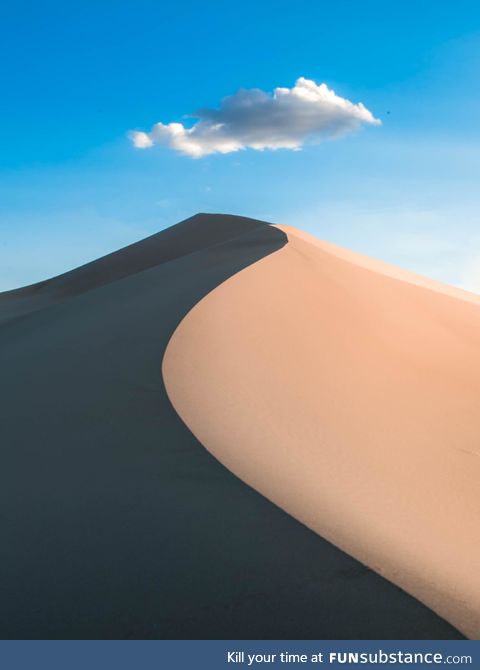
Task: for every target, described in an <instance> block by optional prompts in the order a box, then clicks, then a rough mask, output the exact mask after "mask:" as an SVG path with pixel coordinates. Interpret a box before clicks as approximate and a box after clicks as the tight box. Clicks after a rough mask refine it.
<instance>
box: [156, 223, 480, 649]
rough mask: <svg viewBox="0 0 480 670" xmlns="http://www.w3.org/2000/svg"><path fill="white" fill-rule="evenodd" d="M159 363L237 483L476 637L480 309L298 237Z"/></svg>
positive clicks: (472, 301)
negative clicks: (282, 510)
mask: <svg viewBox="0 0 480 670" xmlns="http://www.w3.org/2000/svg"><path fill="white" fill-rule="evenodd" d="M279 228H280V229H281V230H283V231H284V232H285V233H286V234H287V236H288V244H287V245H286V246H284V247H283V248H282V249H280V250H278V251H276V252H275V253H273V254H271V255H269V256H268V257H266V258H263V259H262V260H259V261H258V262H257V263H255V264H254V265H251V266H249V267H248V268H246V269H244V270H242V271H241V272H239V273H238V274H236V275H234V276H232V277H230V278H229V279H228V280H227V281H225V282H224V283H223V284H221V285H219V286H218V287H216V288H215V289H214V290H213V291H212V292H211V293H209V294H208V295H207V296H205V297H204V298H203V299H202V300H201V301H200V302H199V303H198V304H197V305H195V307H194V308H193V309H192V310H191V311H190V312H189V313H188V314H187V315H186V316H185V318H184V319H183V321H182V322H181V323H180V325H179V326H178V328H177V330H176V331H175V332H174V334H173V336H172V338H171V340H170V342H169V344H168V347H167V349H166V353H165V356H164V360H163V376H164V381H165V386H166V390H167V393H168V396H169V398H170V400H171V402H172V404H173V406H174V407H175V409H176V411H177V412H178V413H179V415H180V416H181V418H182V419H183V421H184V422H185V423H186V424H187V426H188V427H189V428H190V430H191V431H192V432H193V433H194V435H195V436H196V437H197V438H198V439H199V441H200V442H201V443H202V444H203V445H204V446H205V447H206V449H207V450H208V451H210V452H211V453H212V454H213V455H214V456H216V458H218V460H220V461H221V462H222V463H223V464H224V465H225V466H226V467H227V468H229V469H230V470H231V471H232V472H234V473H235V474H236V475H237V476H238V477H240V478H241V479H242V480H244V481H245V482H246V483H248V484H250V485H251V486H252V487H253V488H255V489H256V490H258V491H259V492H260V493H262V494H263V495H264V496H266V497H267V498H269V499H270V500H272V501H273V502H275V503H276V504H277V505H278V506H280V507H281V508H283V509H284V510H286V511H287V512H289V513H290V514H291V515H292V516H294V517H295V518H297V519H298V520H299V521H301V522H303V523H304V524H306V525H307V526H308V527H310V528H312V529H313V530H315V531H316V532H317V533H319V534H320V535H322V536H323V537H325V538H326V539H328V540H329V541H331V542H332V543H333V544H335V545H337V546H338V547H340V548H341V549H343V550H344V551H346V552H348V553H350V554H351V555H352V556H354V557H355V558H357V559H359V560H360V561H361V562H363V563H364V564H366V565H368V566H369V567H371V568H373V569H374V570H376V571H377V572H378V573H380V574H381V575H382V576H384V577H386V578H387V579H389V580H390V581H392V582H394V583H395V584H397V585H398V586H400V587H402V588H403V589H405V590H406V591H407V592H408V593H410V594H411V595H413V596H415V597H416V598H418V599H419V600H421V601H422V602H424V603H425V604H426V605H428V606H429V607H430V608H431V609H433V610H434V611H435V612H437V613H438V614H440V615H441V616H442V617H444V618H445V619H447V620H448V621H449V622H450V623H452V624H453V625H454V626H456V627H457V628H458V629H460V630H461V631H462V632H463V633H464V634H466V635H467V636H468V637H470V638H479V637H480V570H478V566H479V564H480V533H479V526H480V523H479V519H480V486H479V484H480V447H479V444H480V413H479V411H478V409H479V401H478V398H479V397H480V359H479V357H478V346H479V343H480V298H479V297H478V296H475V295H474V294H470V293H467V292H464V291H461V290H460V289H455V288H453V287H448V286H443V285H442V284H439V283H437V282H434V281H431V280H428V279H426V278H422V277H419V276H417V275H414V274H413V273H409V272H406V271H403V270H400V269H397V268H393V267H391V266H387V265H386V264H383V263H380V262H377V261H374V260H371V259H368V258H366V257H363V256H360V255H358V254H355V253H353V252H349V251H346V250H343V249H340V248H339V247H335V246H334V245H330V244H328V243H324V242H320V241H318V240H315V238H313V237H311V236H310V235H307V234H306V233H302V232H300V231H297V230H296V229H293V228H291V227H287V226H279Z"/></svg>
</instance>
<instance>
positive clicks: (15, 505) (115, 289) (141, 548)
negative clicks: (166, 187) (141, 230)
mask: <svg viewBox="0 0 480 670" xmlns="http://www.w3.org/2000/svg"><path fill="white" fill-rule="evenodd" d="M287 241H288V240H287V236H286V235H285V233H284V232H283V231H282V230H280V229H278V228H275V227H273V226H269V225H267V224H266V223H264V222H261V221H255V220H252V219H246V218H243V217H238V216H228V215H196V216H194V217H192V218H190V219H188V220H186V221H183V222H181V223H179V224H177V225H175V226H172V227H171V228H169V229H167V230H164V231H161V232H160V233H158V234H156V235H154V236H152V237H150V238H147V239H146V240H143V241H141V242H138V243H136V244H133V245H131V246H129V247H126V248H125V249H121V250H120V251H117V252H115V253H113V254H110V255H108V256H105V257H104V258H100V259H98V260H96V261H94V262H92V263H88V264H87V265H84V266H82V267H80V268H77V269H75V270H72V271H71V272H67V273H65V274H63V275H60V276H58V277H54V278H52V279H48V280H46V281H43V282H41V283H39V284H34V285H32V286H28V287H25V288H23V289H19V290H15V291H10V292H7V293H3V294H0V369H1V375H0V509H1V515H0V534H1V538H2V542H1V546H0V593H1V598H0V638H1V639H5V638H15V639H31V638H35V639H38V638H41V639H43V638H47V639H91V638H100V639H124V638H129V639H145V638H160V639H172V638H174V639H178V638H187V639H188V638H193V639H203V638H207V639H218V638H220V639H321V638H327V639H328V638H332V639H338V638H357V639H358V638H360V639H362V638H365V639H371V638H396V637H398V638H403V639H405V638H435V639H451V638H459V637H461V634H460V633H459V632H458V631H457V630H456V629H455V628H453V627H452V626H451V625H450V624H448V623H447V622H446V621H445V620H443V619H441V618H440V617H439V616H438V615H436V614H435V613H434V612H432V611H431V610H430V609H428V608H427V607H426V606H424V605H423V604H422V603H420V602H419V601H418V600H417V599H416V598H414V597H412V596H409V595H408V594H406V593H405V592H404V591H402V590H400V589H399V588H398V587H396V586H395V585H394V584H393V583H391V582H390V581H388V580H386V579H384V578H383V577H381V576H380V575H378V574H376V573H375V572H373V571H372V570H370V569H368V568H366V567H365V566H364V565H362V564H361V563H360V562H358V561H357V560H355V559H354V558H352V556H350V555H348V554H347V553H345V552H342V551H341V550H340V549H338V548H337V547H334V546H333V545H332V544H331V543H329V542H328V541H327V540H326V539H324V538H322V537H321V536H320V535H318V534H316V533H314V532H313V531H312V530H309V529H308V528H307V527H306V526H305V525H303V524H301V523H300V522H299V521H297V520H295V519H294V518H293V517H292V516H290V515H289V514H287V513H286V512H284V511H283V510H281V509H280V508H279V507H278V506H275V505H274V504H273V503H272V502H270V501H269V500H268V499H267V498H265V497H264V496H263V495H261V494H259V493H257V492H256V491H254V490H253V489H252V488H251V487H250V486H248V485H247V484H245V483H243V482H242V481H241V480H240V479H238V478H237V477H236V476H235V475H234V474H232V473H231V472H230V471H229V470H228V469H227V468H225V467H224V466H223V465H221V464H220V463H219V461H218V460H216V459H215V458H214V457H213V456H211V455H210V454H209V453H208V452H207V451H206V450H205V449H204V448H203V446H202V445H201V444H200V443H199V442H198V440H197V439H196V438H195V436H194V435H193V434H192V433H191V431H190V430H189V429H188V428H187V427H186V426H185V424H184V423H183V422H182V420H181V419H180V417H179V416H178V414H177V413H176V412H175V410H174V409H173V407H172V405H171V403H170V401H169V399H168V397H167V394H166V391H165V387H164V383H163V379H162V374H161V362H162V358H163V356H164V353H165V348H166V346H167V344H168V342H169V340H170V338H171V336H172V334H173V333H174V331H175V329H176V328H177V326H178V325H179V323H180V322H181V321H182V319H183V318H184V316H185V315H186V314H188V313H189V311H190V310H191V309H192V308H193V307H194V306H195V305H196V304H197V303H198V302H199V301H201V300H202V298H204V296H206V295H207V294H209V293H211V292H212V291H213V292H215V290H216V288H217V287H218V286H220V285H222V284H223V282H225V281H226V280H228V279H229V278H230V277H232V276H233V275H235V274H236V273H240V274H239V275H238V277H241V276H242V275H243V271H244V270H245V269H246V268H248V266H250V265H251V264H254V263H256V262H258V261H260V262H262V259H264V258H266V257H267V256H269V255H270V254H274V255H275V254H276V253H277V252H278V251H279V250H280V249H282V247H284V246H285V244H287ZM245 276H246V275H245ZM225 286H227V284H225ZM259 290H260V291H261V292H263V291H264V288H262V287H261V286H260V287H259ZM212 295H213V294H212ZM231 308H232V309H234V308H235V306H234V305H232V306H231ZM242 328H244V324H243V323H242ZM235 338H237V336H235ZM236 341H237V339H235V340H234V343H235V342H236ZM212 363H213V368H212V371H213V374H216V361H212ZM191 373H192V375H194V374H195V370H193V371H191ZM171 381H172V379H171V376H170V382H171ZM252 397H254V398H257V397H258V394H257V391H255V393H254V394H253V396H252ZM268 401H269V398H268V397H265V398H263V399H261V402H268ZM249 402H250V401H249ZM246 411H247V412H248V411H249V406H248V405H247V407H246ZM252 416H253V415H252ZM212 418H215V417H214V416H212ZM224 438H225V440H226V443H228V442H229V441H230V436H229V435H224ZM233 439H234V438H233V436H232V440H233ZM225 446H228V444H226V445H225Z"/></svg>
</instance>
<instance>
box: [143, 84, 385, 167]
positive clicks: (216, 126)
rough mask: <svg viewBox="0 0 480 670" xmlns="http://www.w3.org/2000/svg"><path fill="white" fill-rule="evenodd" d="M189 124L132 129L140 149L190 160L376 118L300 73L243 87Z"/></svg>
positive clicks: (314, 138)
mask: <svg viewBox="0 0 480 670" xmlns="http://www.w3.org/2000/svg"><path fill="white" fill-rule="evenodd" d="M194 116H195V118H197V119H198V121H196V123H194V124H193V126H191V127H186V126H184V125H183V124H182V123H168V124H164V123H156V124H155V125H154V126H153V128H152V129H151V131H150V132H148V133H147V132H143V131H139V130H135V131H132V132H131V133H130V139H131V140H132V142H133V144H134V146H135V147H137V148H138V149H147V148H149V147H152V146H153V145H154V144H160V145H163V146H167V147H169V148H170V149H174V150H175V151H178V152H180V153H182V154H186V155H187V156H190V157H192V158H200V157H201V156H206V155H208V154H213V153H221V154H228V153H231V152H234V151H239V150H240V149H246V148H250V149H258V150H263V149H299V148H300V147H302V146H303V145H304V144H305V143H307V142H308V143H317V142H320V141H321V140H324V139H328V138H335V137H339V136H341V135H344V134H345V133H348V132H350V131H352V130H355V129H356V128H358V127H359V126H361V125H362V124H364V123H365V124H371V125H379V124H380V121H379V120H378V119H376V118H375V117H374V116H373V114H372V113H371V112H370V111H369V110H368V109H367V108H366V107H365V106H364V105H363V104H362V103H361V102H359V103H357V104H354V103H352V102H350V101H349V100H346V99H345V98H341V97H340V96H338V95H336V93H335V91H332V90H331V89H329V88H328V87H327V85H326V84H319V85H317V84H316V83H315V82H314V81H312V80H310V79H305V78H304V77H300V78H299V79H297V81H296V82H295V86H293V88H280V87H279V88H276V89H275V90H274V92H273V94H272V95H270V94H268V93H265V91H262V90H260V89H249V90H245V89H241V90H240V91H238V93H235V95H232V96H230V97H227V98H224V99H223V100H222V102H221V104H220V106H219V108H218V109H201V110H200V111H198V112H197V113H196V114H195V115H194Z"/></svg>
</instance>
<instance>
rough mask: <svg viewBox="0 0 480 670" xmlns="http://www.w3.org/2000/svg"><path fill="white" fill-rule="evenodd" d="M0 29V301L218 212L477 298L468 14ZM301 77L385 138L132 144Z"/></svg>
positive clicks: (22, 21)
mask: <svg viewBox="0 0 480 670" xmlns="http://www.w3.org/2000/svg"><path fill="white" fill-rule="evenodd" d="M4 5H6V3H4ZM0 33H1V34H0V51H1V54H0V55H1V59H2V68H1V70H0V90H1V91H2V104H1V105H0V129H1V130H0V132H1V134H2V138H1V145H2V148H1V151H0V290H6V289H9V288H13V287H16V286H20V285H23V284H27V283H31V282H34V281H38V280H40V279H43V278H46V277H48V276H52V275H54V274H58V273H59V272H62V271H64V270H67V269H70V268H72V267H75V266H77V265H79V264H81V263H83V262H87V261H89V260H92V259H94V258H96V257H98V256H99V255H102V254H104V253H107V252H109V251H112V250H114V249H116V248H119V247H120V246H123V245H125V244H128V243H130V242H133V241H136V240H138V239H141V238H142V237H145V236H146V235H149V234H151V233H154V232H156V231H158V230H160V229H162V228H164V227H166V226H169V225H171V224H173V223H175V222H177V221H178V220H180V219H182V218H185V217H187V216H189V215H191V214H193V213H195V212H197V211H223V212H230V213H238V214H244V215H247V216H253V217H258V218H264V219H267V220H271V221H274V222H278V223H290V224H292V225H296V226H298V227H301V228H304V229H306V230H308V231H310V232H312V233H314V234H315V235H317V236H319V237H322V238H324V239H327V240H330V241H332V242H336V243H338V244H342V245H344V246H347V247H349V248H351V249H354V250H357V251H361V252H364V253H368V254H370V255H373V256H376V257H379V258H382V259H384V260H387V261H390V262H394V263H397V264H400V265H402V266H404V267H407V268H409V269H412V270H415V271H418V272H421V273H423V274H427V275H430V276H432V277H435V278H437V279H441V280H443V281H446V282H450V283H454V284H457V285H461V286H465V287H467V288H470V289H473V290H478V291H480V189H479V188H478V184H479V182H480V121H479V119H480V114H479V112H480V86H479V78H480V75H479V72H480V6H479V5H478V3H476V2H473V1H472V2H467V1H465V0H458V1H457V2H442V3H438V2H433V1H427V0H416V1H409V0H405V1H404V2H402V3H400V2H399V3H396V4H393V3H385V2H369V1H368V0H365V1H364V2H358V1H356V2H353V1H350V2H346V1H342V0H337V1H336V2H335V3H333V2H323V1H321V0H316V1H312V2H307V1H302V0H298V1H297V2H295V3H292V2H284V1H283V0H276V1H275V2H270V1H263V2H262V1H261V0H257V2H251V1H250V0H247V1H244V2H242V3H238V4H237V5H236V4H235V3H228V2H225V1H224V0H222V1H211V0H210V1H209V0H206V1H205V2H202V3H198V2H195V3H194V2H190V1H189V0H186V1H185V2H183V3H181V6H179V7H175V6H174V5H173V3H172V4H171V6H170V7H166V6H165V3H160V2H146V1H142V0H139V1H137V2H135V3H134V2H121V1H118V0H117V1H116V2H114V1H113V0H110V1H106V0H82V2H75V1H73V2H70V3H65V2H62V3H56V2H49V1H48V0H46V1H45V2H42V3H33V2H21V1H20V2H18V3H16V4H15V5H14V4H13V3H11V7H10V8H8V7H6V6H3V7H2V9H0ZM300 76H303V77H306V78H308V79H312V80H314V81H316V82H317V83H321V82H325V83H326V84H327V85H328V86H329V87H330V88H333V89H334V90H335V92H336V93H337V94H338V95H339V96H342V97H344V98H347V99H348V100H351V101H353V102H355V103H357V102H359V101H361V102H363V103H364V104H365V105H366V107H367V108H368V109H369V110H370V111H371V112H372V114H374V115H375V116H376V117H377V118H379V119H381V121H382V125H381V126H373V125H372V126H365V127H363V128H361V129H359V130H358V131H356V132H353V133H351V134H348V135H346V136H345V137H342V138H340V139H336V140H328V141H325V142H323V143H321V144H316V145H307V146H305V147H304V148H303V149H302V150H301V151H289V150H285V149H278V150H276V151H268V150H265V151H255V150H252V149H246V150H244V151H238V152H236V153H229V154H226V155H219V154H212V155H207V156H204V157H202V158H199V159H192V158H190V157H188V156H185V155H181V154H179V153H177V152H175V151H172V150H170V149H168V148H166V147H162V146H155V147H153V148H151V149H149V150H148V151H141V150H138V149H135V148H134V147H133V146H132V143H131V141H130V140H129V139H128V137H127V133H128V131H129V130H131V129H135V128H137V129H143V130H148V129H150V128H151V126H152V125H153V124H154V123H156V122H158V121H163V122H164V123H167V122H171V121H182V120H184V118H183V117H184V115H185V114H188V113H192V112H194V111H195V110H198V109H199V108H204V107H210V108H215V107H217V106H218V105H219V103H220V101H221V99H222V98H224V97H225V96H228V95H232V94H235V93H236V92H237V91H238V90H239V89H240V88H247V89H248V88H260V89H263V90H264V91H267V92H271V91H272V90H273V89H274V88H276V87H278V86H282V87H292V86H293V85H294V83H295V81H296V79H297V78H298V77H300Z"/></svg>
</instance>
